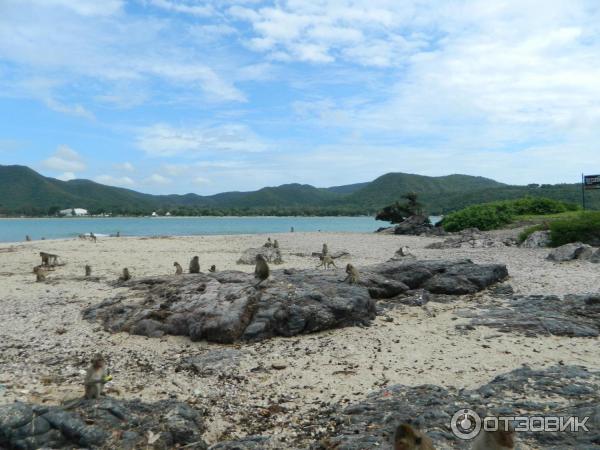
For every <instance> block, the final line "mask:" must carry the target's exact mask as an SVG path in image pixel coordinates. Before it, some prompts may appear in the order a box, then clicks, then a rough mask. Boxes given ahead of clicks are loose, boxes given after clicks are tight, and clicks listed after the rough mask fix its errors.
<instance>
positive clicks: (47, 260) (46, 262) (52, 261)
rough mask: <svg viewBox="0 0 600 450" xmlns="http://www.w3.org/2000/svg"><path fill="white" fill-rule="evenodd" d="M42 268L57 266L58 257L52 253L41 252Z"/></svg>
mask: <svg viewBox="0 0 600 450" xmlns="http://www.w3.org/2000/svg"><path fill="white" fill-rule="evenodd" d="M40 256H41V258H42V266H55V265H56V264H57V262H58V255H53V254H52V253H46V252H40Z"/></svg>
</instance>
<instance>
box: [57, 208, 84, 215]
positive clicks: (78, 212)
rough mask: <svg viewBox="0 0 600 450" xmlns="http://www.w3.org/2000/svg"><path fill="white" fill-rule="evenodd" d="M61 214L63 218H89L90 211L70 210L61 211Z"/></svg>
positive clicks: (81, 209)
mask: <svg viewBox="0 0 600 450" xmlns="http://www.w3.org/2000/svg"><path fill="white" fill-rule="evenodd" d="M59 214H60V215H61V216H87V215H88V211H87V209H83V208H69V209H63V210H61V211H59Z"/></svg>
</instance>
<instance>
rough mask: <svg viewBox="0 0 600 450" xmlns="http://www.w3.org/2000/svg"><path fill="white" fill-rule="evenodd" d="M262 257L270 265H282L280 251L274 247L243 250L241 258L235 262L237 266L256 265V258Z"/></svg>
mask: <svg viewBox="0 0 600 450" xmlns="http://www.w3.org/2000/svg"><path fill="white" fill-rule="evenodd" d="M257 255H263V256H264V257H265V259H266V260H267V262H269V263H272V264H282V263H283V259H282V257H281V250H279V249H278V248H275V247H258V248H249V249H246V250H244V253H242V256H240V258H239V259H238V260H237V263H238V264H250V265H254V264H256V256H257Z"/></svg>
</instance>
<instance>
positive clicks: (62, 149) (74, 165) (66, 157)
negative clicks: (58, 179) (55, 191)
mask: <svg viewBox="0 0 600 450" xmlns="http://www.w3.org/2000/svg"><path fill="white" fill-rule="evenodd" d="M42 164H43V165H44V167H46V168H48V169H52V170H57V171H64V172H68V175H73V176H72V178H75V175H74V174H73V172H81V171H82V170H85V167H86V166H85V163H84V162H83V158H82V157H81V155H79V153H77V152H76V151H75V150H73V149H71V148H70V147H68V146H66V145H61V146H59V147H58V149H57V150H56V152H54V154H53V155H52V156H51V157H50V158H48V159H45V160H44V161H43V162H42Z"/></svg>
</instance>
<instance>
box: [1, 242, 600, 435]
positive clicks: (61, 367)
mask: <svg viewBox="0 0 600 450" xmlns="http://www.w3.org/2000/svg"><path fill="white" fill-rule="evenodd" d="M270 236H271V237H272V238H276V239H278V240H279V243H280V246H281V248H282V251H283V257H284V259H285V263H284V264H283V265H282V266H279V267H278V268H285V267H300V268H302V267H314V266H315V265H316V260H315V259H314V258H309V257H299V256H292V255H291V253H308V254H310V252H312V251H319V250H320V249H321V245H322V243H323V242H327V243H328V245H329V249H330V251H336V250H340V249H347V250H349V251H350V253H351V254H352V257H351V258H350V261H352V262H353V263H354V264H355V265H358V266H361V265H367V264H373V263H377V262H380V261H383V260H386V259H388V258H390V257H391V256H392V255H393V254H394V252H395V251H396V250H397V249H398V248H399V247H401V246H405V245H407V246H409V247H410V248H411V250H412V251H413V253H415V254H416V255H417V256H418V257H419V258H422V259H454V258H465V257H467V258H471V259H472V260H473V261H474V262H477V263H504V264H506V265H507V266H508V269H509V273H510V275H511V278H510V281H509V282H510V284H511V285H512V286H513V288H514V289H515V291H516V292H517V293H520V294H558V295H563V294H567V293H585V292H596V291H598V290H599V286H600V275H599V273H600V265H594V264H591V263H588V262H571V263H565V264H556V263H552V262H549V261H546V260H545V259H544V258H545V256H546V254H547V253H548V251H547V250H543V249H539V250H537V249H536V250H526V249H519V248H515V247H503V248H488V249H453V250H428V249H425V248H424V247H425V245H427V244H428V243H430V242H433V241H436V240H437V239H436V238H422V237H405V236H402V237H401V236H390V235H376V234H352V233H343V234H342V233H337V234H331V233H294V234H289V233H287V234H279V235H276V234H272V235H270ZM265 240H266V235H251V236H246V235H244V236H239V235H238V236H206V237H189V238H180V237H178V238H161V239H144V238H119V239H116V238H103V239H99V240H98V243H97V244H93V243H91V242H89V241H80V240H64V241H36V242H28V243H20V244H14V245H10V244H6V245H2V246H0V283H1V284H0V287H1V289H2V290H1V296H0V403H6V402H11V401H13V400H17V399H18V400H23V401H35V402H49V403H56V402H58V401H61V400H63V399H65V398H70V397H75V396H78V395H80V392H81V384H80V383H81V371H82V370H83V369H84V368H85V366H86V364H87V361H88V360H89V358H90V356H91V355H92V354H93V353H95V352H97V351H101V352H103V353H104V354H106V355H107V357H108V359H109V361H110V368H111V370H112V374H113V377H114V382H113V383H112V386H111V388H110V394H111V395H115V396H117V397H119V396H120V397H123V398H138V397H139V398H142V399H145V400H149V401H153V400H157V399H160V398H166V397H169V396H174V397H177V398H178V399H180V400H186V401H189V402H191V403H196V404H197V405H203V406H205V407H207V408H208V417H209V418H210V421H209V422H208V425H209V431H208V432H207V434H206V438H207V440H208V441H210V442H214V440H215V439H218V438H219V437H220V436H221V434H222V433H224V432H225V433H226V435H228V436H231V435H234V436H236V435H239V436H242V435H244V427H243V426H240V425H239V424H238V423H237V422H238V420H240V418H241V417H242V416H243V415H244V411H255V410H256V407H257V406H269V405H270V404H271V403H272V402H277V400H281V397H282V396H284V395H286V396H288V397H287V398H286V399H284V400H285V403H283V406H285V407H286V408H287V410H288V412H287V413H285V414H281V415H280V416H279V417H280V418H279V419H278V420H279V422H277V421H274V422H273V427H272V428H271V429H270V430H267V431H266V433H269V434H276V433H284V434H285V433H287V432H288V431H287V427H286V424H287V423H288V421H298V420H302V415H303V413H304V412H306V411H307V410H308V409H310V408H311V407H313V406H315V405H317V404H319V403H320V402H337V401H345V402H354V401H357V400H360V399H362V398H364V397H365V396H366V395H367V393H369V392H370V391H372V390H375V389H379V388H381V387H384V386H386V385H390V384H395V383H403V384H409V385H417V384H423V383H433V384H438V385H443V386H456V387H475V386H478V385H480V384H483V383H486V382H489V381H490V380H491V379H492V378H493V377H494V376H495V375H497V374H500V373H503V372H507V371H510V370H512V369H514V368H517V367H519V366H521V365H522V364H529V365H531V366H533V367H544V366H547V365H552V364H555V363H557V362H558V361H563V362H564V363H565V364H580V365H584V366H586V367H589V368H595V369H600V347H599V346H598V339H575V338H566V337H542V338H524V337H522V336H514V335H506V334H501V335H500V334H499V333H497V332H495V331H494V330H492V329H487V328H479V329H477V330H475V331H472V332H470V333H469V334H466V335H463V334H459V333H458V332H457V331H456V330H455V325H456V324H457V323H460V320H453V318H454V317H453V310H455V309H457V308H465V307H477V305H478V304H479V303H480V302H488V301H491V299H489V298H488V297H487V296H486V294H479V295H475V296H466V297H463V298H461V299H460V300H457V301H456V302H453V303H451V304H439V303H430V304H429V305H428V306H427V307H426V308H419V307H403V306H401V307H398V308H397V309H395V310H392V311H390V312H389V316H390V317H391V318H393V322H387V321H385V320H384V318H383V317H378V318H377V319H376V320H375V321H374V323H373V326H371V327H369V328H358V327H357V328H345V329H338V330H331V331H327V332H323V333H318V334H313V335H307V336H301V337H294V338H276V339H272V340H269V341H264V342H261V343H256V344H249V345H241V346H235V347H236V348H241V349H242V350H243V351H244V352H245V353H246V355H247V356H246V357H245V359H244V360H243V362H242V365H241V368H240V370H239V371H238V373H237V375H238V376H239V377H241V378H240V380H239V381H237V382H235V381H232V380H226V381H223V380H219V379H217V377H216V376H212V377H205V378H200V377H198V376H194V375H191V374H189V373H188V372H185V371H176V368H177V366H178V361H179V360H180V359H181V358H183V357H185V356H188V355H194V354H200V353H203V352H205V351H207V350H209V349H214V348H220V347H222V346H219V345H216V344H208V343H204V342H200V343H192V342H190V341H189V339H187V338H181V337H167V338H164V339H148V338H145V337H140V336H130V335H128V334H124V333H119V334H115V335H111V334H109V333H106V332H104V331H103V330H102V329H101V327H100V326H99V325H98V324H94V323H89V322H86V321H83V320H82V319H81V310H82V309H83V308H85V307H86V306H88V305H92V304H96V303H98V302H100V301H102V300H104V299H106V298H111V297H113V296H114V295H115V294H117V293H118V292H125V290H123V289H116V288H113V287H110V286H109V285H108V284H107V283H106V281H112V280H114V279H116V278H117V277H118V275H119V272H120V271H121V269H122V268H123V267H128V268H129V269H130V270H131V272H132V274H133V276H134V277H141V276H146V275H158V274H169V273H173V272H174V268H173V266H172V265H173V261H179V262H180V263H181V264H182V265H183V266H184V268H185V267H187V264H188V262H189V259H190V258H191V257H192V256H193V255H195V254H198V255H199V256H200V265H201V267H202V269H203V270H206V269H207V268H208V267H209V266H210V265H211V264H216V265H217V268H218V269H219V270H224V269H237V270H245V271H252V270H253V267H251V266H238V265H237V264H236V260H237V259H238V258H239V256H240V254H241V252H242V250H243V249H245V248H248V247H256V246H259V245H261V244H262V243H263V242H264V241H265ZM11 248H12V250H14V251H9V250H10V249H11ZM40 251H48V252H52V253H57V254H59V255H60V256H61V259H62V260H63V261H64V262H65V263H66V265H65V266H64V267H59V268H57V270H56V271H54V272H50V273H49V276H48V279H49V282H48V283H46V284H42V283H35V282H34V280H35V276H34V275H33V274H32V273H31V270H32V268H33V266H34V265H37V264H39V256H38V252H40ZM85 264H91V265H92V267H93V274H94V275H97V276H101V277H105V280H104V281H101V282H89V281H82V280H80V279H77V277H81V276H82V275H83V266H84V265H85ZM339 270H340V277H342V275H343V274H342V269H339ZM60 333H62V334H60ZM273 361H283V362H284V363H285V364H286V365H287V368H285V369H283V370H273V369H270V366H271V363H272V362H273ZM259 365H262V366H264V367H265V368H267V369H269V370H266V371H251V370H250V369H252V368H256V367H258V366H259ZM228 402H230V405H229V406H227V403H228ZM212 403H214V404H212Z"/></svg>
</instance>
